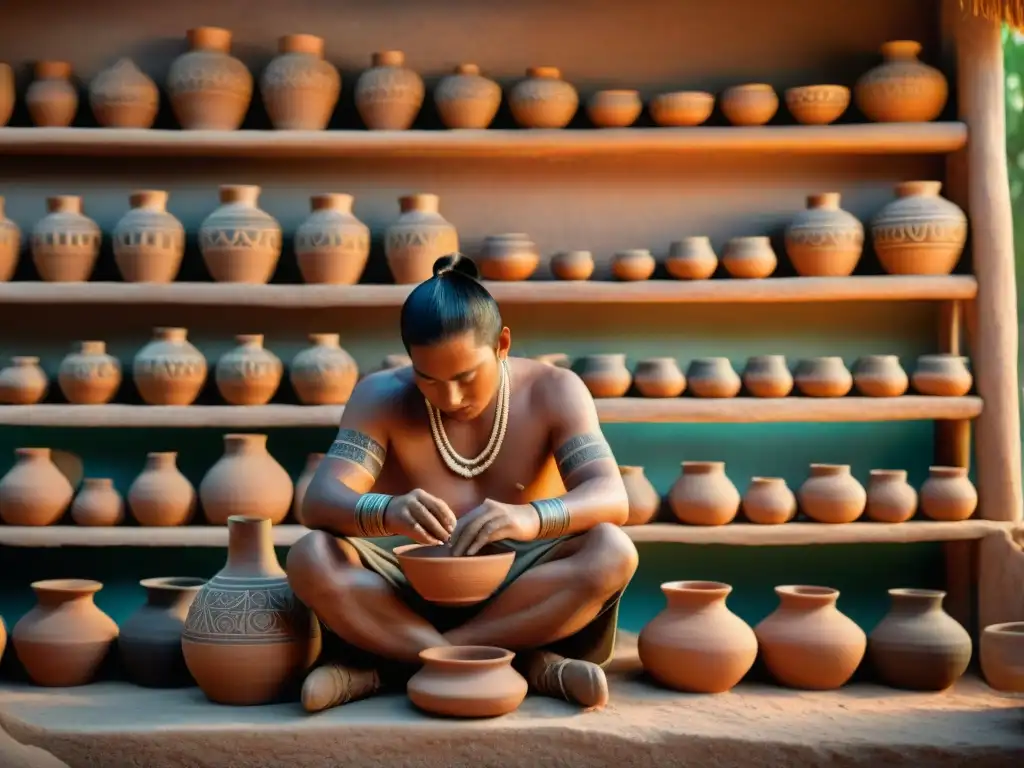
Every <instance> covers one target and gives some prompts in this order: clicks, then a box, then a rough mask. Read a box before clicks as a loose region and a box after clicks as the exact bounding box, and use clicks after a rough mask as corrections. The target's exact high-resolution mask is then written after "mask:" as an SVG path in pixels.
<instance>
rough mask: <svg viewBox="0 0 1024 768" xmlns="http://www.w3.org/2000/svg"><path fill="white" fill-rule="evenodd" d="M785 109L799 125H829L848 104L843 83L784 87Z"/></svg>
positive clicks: (839, 115) (847, 91)
mask: <svg viewBox="0 0 1024 768" xmlns="http://www.w3.org/2000/svg"><path fill="white" fill-rule="evenodd" d="M785 97H786V109H788V110H789V112H790V114H791V115H793V118H794V119H795V120H796V121H797V122H798V123H800V124H801V125H829V124H830V123H834V122H835V121H836V120H838V119H839V118H840V117H842V116H843V113H844V112H845V111H846V108H847V107H849V106H850V89H849V88H847V87H846V86H845V85H803V86H798V87H796V88H787V89H786V94H785Z"/></svg>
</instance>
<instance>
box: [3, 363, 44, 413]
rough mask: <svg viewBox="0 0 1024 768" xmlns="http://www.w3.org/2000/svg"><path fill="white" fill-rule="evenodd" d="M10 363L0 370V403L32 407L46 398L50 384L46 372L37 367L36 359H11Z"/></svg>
mask: <svg viewBox="0 0 1024 768" xmlns="http://www.w3.org/2000/svg"><path fill="white" fill-rule="evenodd" d="M11 363H12V364H11V365H10V366H8V367H6V368H4V369H3V370H0V403H2V404H4V405H34V404H36V403H38V402H39V401H41V400H42V399H43V398H44V397H46V393H47V391H48V390H49V388H50V382H49V379H47V377H46V372H45V371H44V370H43V369H42V368H40V367H39V358H38V357H34V356H28V355H21V356H17V357H12V358H11Z"/></svg>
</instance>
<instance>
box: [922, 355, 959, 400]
mask: <svg viewBox="0 0 1024 768" xmlns="http://www.w3.org/2000/svg"><path fill="white" fill-rule="evenodd" d="M910 382H911V384H913V385H914V389H915V390H916V391H917V392H918V393H919V394H922V395H932V396H933V397H962V396H964V395H966V394H967V393H968V392H970V391H971V387H972V386H973V385H974V377H973V376H972V375H971V372H970V370H969V369H968V368H967V358H966V357H961V356H960V355H921V356H920V357H919V358H917V367H916V368H915V369H914V373H913V375H912V376H911V378H910Z"/></svg>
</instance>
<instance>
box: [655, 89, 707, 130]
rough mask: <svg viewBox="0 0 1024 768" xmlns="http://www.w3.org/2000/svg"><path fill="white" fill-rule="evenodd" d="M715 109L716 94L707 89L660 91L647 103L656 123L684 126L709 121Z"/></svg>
mask: <svg viewBox="0 0 1024 768" xmlns="http://www.w3.org/2000/svg"><path fill="white" fill-rule="evenodd" d="M714 109H715V96H714V94H712V93H707V92H706V91H670V92H669V93H659V94H658V95H657V96H655V97H654V98H652V99H651V100H650V102H648V104H647V111H648V112H650V114H651V119H652V120H653V121H654V123H655V125H660V126H662V127H666V128H683V127H686V126H694V125H700V124H701V123H705V122H707V119H708V118H709V117H711V113H712V112H713V111H714Z"/></svg>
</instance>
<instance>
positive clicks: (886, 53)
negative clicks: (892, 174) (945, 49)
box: [854, 40, 949, 123]
mask: <svg viewBox="0 0 1024 768" xmlns="http://www.w3.org/2000/svg"><path fill="white" fill-rule="evenodd" d="M920 53H921V44H920V43H918V42H916V41H914V40H891V41H889V42H887V43H885V44H883V45H882V58H883V59H884V61H883V63H881V64H879V65H878V66H877V67H875V68H874V69H871V70H868V71H867V72H866V73H864V74H863V75H861V77H860V79H859V80H858V81H857V84H856V86H855V87H854V97H855V99H856V101H857V108H858V109H859V110H860V111H861V112H863V113H864V116H865V117H867V119H868V120H871V121H873V122H876V123H926V122H929V121H931V120H934V119H935V118H937V117H938V116H939V115H940V114H942V110H943V109H944V108H945V106H946V99H947V98H948V97H949V84H948V83H947V82H946V77H945V75H943V74H942V73H941V72H940V71H939V70H937V69H935V67H930V66H928V65H927V64H924V63H923V62H921V61H919V60H918V58H917V57H918V55H919V54H920Z"/></svg>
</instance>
